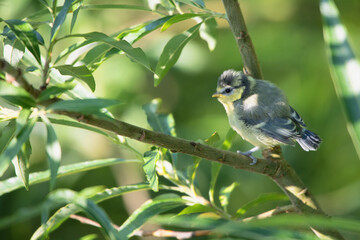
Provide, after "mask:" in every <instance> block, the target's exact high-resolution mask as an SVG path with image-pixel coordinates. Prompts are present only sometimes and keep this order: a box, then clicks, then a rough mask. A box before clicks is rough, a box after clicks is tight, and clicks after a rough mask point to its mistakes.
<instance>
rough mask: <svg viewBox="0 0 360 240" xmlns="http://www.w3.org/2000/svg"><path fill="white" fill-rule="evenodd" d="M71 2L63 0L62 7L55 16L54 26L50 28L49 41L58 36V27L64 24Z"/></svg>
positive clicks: (71, 0)
mask: <svg viewBox="0 0 360 240" xmlns="http://www.w3.org/2000/svg"><path fill="white" fill-rule="evenodd" d="M73 1H75V0H65V2H64V5H63V6H62V8H61V11H60V12H59V14H58V15H57V16H56V18H55V21H54V24H53V26H52V28H51V36H50V39H51V41H54V39H55V37H56V35H57V34H58V32H59V30H60V27H61V25H62V24H63V23H64V21H65V19H66V15H67V13H68V11H69V10H70V8H71V5H72V3H73Z"/></svg>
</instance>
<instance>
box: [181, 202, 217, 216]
mask: <svg viewBox="0 0 360 240" xmlns="http://www.w3.org/2000/svg"><path fill="white" fill-rule="evenodd" d="M203 212H216V210H215V209H214V208H212V207H210V206H207V205H202V204H199V203H197V204H194V205H191V206H188V207H186V208H184V209H183V210H182V211H181V212H180V213H178V215H185V214H192V213H203Z"/></svg>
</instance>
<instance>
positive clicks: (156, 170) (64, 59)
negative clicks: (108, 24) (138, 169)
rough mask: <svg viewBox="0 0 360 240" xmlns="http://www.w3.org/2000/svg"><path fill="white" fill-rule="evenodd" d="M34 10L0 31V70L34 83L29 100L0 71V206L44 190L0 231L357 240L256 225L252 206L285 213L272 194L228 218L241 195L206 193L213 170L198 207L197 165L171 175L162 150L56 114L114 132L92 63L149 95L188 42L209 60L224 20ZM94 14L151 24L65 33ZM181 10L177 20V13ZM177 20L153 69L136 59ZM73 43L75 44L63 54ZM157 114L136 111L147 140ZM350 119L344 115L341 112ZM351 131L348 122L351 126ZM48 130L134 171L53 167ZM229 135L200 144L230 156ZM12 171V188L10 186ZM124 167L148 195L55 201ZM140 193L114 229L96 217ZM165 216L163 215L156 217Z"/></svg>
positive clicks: (347, 224)
mask: <svg viewBox="0 0 360 240" xmlns="http://www.w3.org/2000/svg"><path fill="white" fill-rule="evenodd" d="M39 2H40V3H41V4H42V9H41V10H39V11H38V12H36V13H34V14H32V15H30V16H28V17H26V18H24V19H0V21H1V22H2V24H3V26H4V28H3V32H2V33H1V36H2V44H3V46H4V47H3V58H4V59H5V60H6V62H7V63H9V64H10V66H11V67H12V69H16V70H18V72H19V73H20V74H23V73H26V75H25V76H26V77H27V78H29V79H30V78H35V79H37V80H36V81H35V83H36V84H37V86H38V87H36V88H33V89H32V91H29V88H26V87H24V85H22V83H19V82H18V83H17V77H18V76H15V77H14V76H13V79H11V77H10V78H9V76H6V74H5V72H7V70H6V69H2V71H3V72H0V79H1V81H0V97H1V101H2V102H1V103H4V104H3V105H4V106H1V108H0V111H1V114H0V117H1V118H0V121H1V122H3V124H4V125H3V127H2V129H1V132H0V133H1V134H0V153H1V155H0V176H5V179H3V180H2V181H0V196H3V195H5V194H9V193H11V192H14V191H15V190H17V189H19V188H22V187H24V188H26V190H28V191H32V187H33V185H35V184H37V183H41V182H47V181H48V182H49V193H48V195H47V197H46V198H45V199H42V202H41V203H39V204H38V205H36V206H31V207H26V208H25V207H24V209H19V210H18V211H16V212H14V213H11V214H10V215H9V216H7V217H5V218H3V219H1V220H0V228H1V229H4V228H8V227H9V226H11V225H12V224H14V223H18V222H22V221H25V220H28V219H30V218H33V217H35V216H42V220H41V221H42V222H41V223H40V222H38V225H39V228H38V229H37V230H36V231H35V232H33V233H32V234H33V235H32V238H31V239H43V238H46V237H48V236H49V235H50V236H51V234H52V232H53V231H54V230H56V229H57V228H61V227H62V226H61V225H62V224H63V223H64V222H65V221H67V220H68V219H69V218H70V217H71V216H72V215H73V214H78V213H84V214H85V215H86V217H87V218H89V219H91V220H94V221H96V222H97V223H98V224H100V228H101V229H102V233H103V235H104V236H105V237H106V238H109V239H125V238H130V237H133V236H136V235H139V234H140V233H141V232H140V231H139V229H141V228H142V227H143V225H144V224H145V223H146V222H148V221H149V220H153V221H154V222H157V223H160V224H163V225H164V226H166V227H168V228H169V229H174V228H180V229H182V230H184V231H189V230H191V231H194V232H195V231H197V230H199V229H200V230H209V232H208V235H210V236H212V237H218V238H222V239H244V238H246V239H262V238H267V239H280V238H281V239H314V238H315V237H314V235H313V234H312V233H311V232H310V230H309V229H308V228H307V227H308V225H309V223H310V224H312V226H319V227H322V228H327V229H331V230H334V229H342V230H346V231H351V232H354V233H355V234H358V235H359V234H360V232H359V229H360V228H359V222H358V221H350V220H343V219H340V218H339V219H337V218H334V219H333V220H329V219H327V218H322V217H316V216H299V215H296V214H293V215H284V216H271V214H270V216H268V217H269V219H263V220H262V219H261V217H259V219H258V218H257V217H258V216H262V215H261V212H260V213H259V210H258V209H257V208H256V207H257V206H259V205H261V206H264V208H266V204H269V203H274V204H277V205H279V206H280V208H281V207H283V205H285V204H286V203H288V202H289V199H288V197H287V196H285V195H284V194H279V193H268V194H262V195H260V196H259V197H257V198H255V199H253V200H251V201H249V202H247V203H244V204H242V205H241V204H239V205H238V206H237V208H238V210H237V211H236V209H235V211H234V210H233V209H230V208H229V203H230V201H231V200H232V198H231V196H232V194H233V193H234V192H235V191H236V189H237V187H238V186H239V185H240V184H239V183H237V182H233V183H232V184H229V185H228V186H222V187H221V188H220V189H218V188H217V183H218V182H219V175H220V174H221V170H222V164H220V163H212V165H211V169H210V170H209V173H208V174H209V175H210V176H211V177H210V181H209V188H208V191H207V192H208V196H206V194H204V193H203V192H202V191H201V190H200V186H199V184H198V180H199V178H200V177H201V176H199V174H198V171H199V168H200V165H201V164H202V159H200V158H196V157H194V159H193V160H194V161H193V163H192V164H191V165H190V166H188V167H187V169H182V168H181V167H179V166H178V164H177V163H178V158H179V157H181V153H176V152H173V151H171V149H165V148H163V147H152V148H151V149H150V150H148V151H146V152H144V153H142V152H141V151H140V150H138V149H137V148H136V147H133V146H132V144H131V143H130V142H129V141H128V140H127V139H125V138H123V137H121V136H117V135H116V134H114V133H113V132H111V131H109V130H108V129H102V128H101V127H98V128H97V127H93V126H90V125H87V124H86V122H85V123H82V122H80V121H76V120H74V119H71V118H69V117H67V116H66V114H64V113H67V114H68V113H69V114H68V115H70V116H75V118H78V119H81V118H84V117H86V116H92V117H94V118H96V119H100V120H101V119H106V120H110V121H111V120H114V119H115V118H116V117H115V114H113V113H111V111H110V110H111V109H112V108H111V107H112V106H114V105H116V106H119V103H123V101H119V100H117V99H116V98H117V97H116V96H111V97H109V98H102V97H96V96H95V95H96V94H94V92H95V91H96V90H97V88H98V86H99V85H100V86H101V84H102V81H101V79H96V74H95V71H96V70H97V69H98V68H99V67H100V66H101V65H102V64H103V63H105V62H106V61H107V60H108V59H110V58H111V57H115V56H118V55H125V56H126V57H127V58H128V59H129V60H130V61H132V62H134V63H136V64H138V65H140V66H141V67H143V68H144V69H146V71H148V73H149V74H151V75H153V85H154V86H158V85H159V84H160V83H162V81H163V80H164V78H165V77H166V74H167V73H168V72H169V71H170V70H171V69H172V67H173V66H174V65H175V64H176V63H177V61H178V60H179V57H180V56H181V54H182V52H183V50H184V47H185V46H186V45H187V44H188V43H189V42H190V41H192V40H193V39H195V38H197V37H198V35H199V36H200V38H201V39H203V40H205V41H206V43H207V45H208V48H209V50H210V51H212V50H214V49H215V46H216V36H217V34H216V29H217V22H216V21H217V20H219V19H226V16H225V15H224V14H221V13H217V12H215V11H212V10H210V9H207V8H206V5H205V3H204V1H202V0H186V1H185V0H169V1H157V0H148V4H147V5H124V4H88V3H86V1H82V0H65V1H64V2H63V5H59V4H58V1H45V0H39ZM50 2H51V3H50ZM325 2H327V1H325V0H323V1H322V4H325ZM333 7H334V6H333ZM99 9H126V10H129V11H130V10H131V11H142V12H144V13H148V12H149V13H153V15H152V17H153V19H152V20H149V21H146V22H143V23H139V24H138V25H136V26H132V27H128V28H126V29H123V30H121V31H120V32H116V33H113V34H110V35H107V34H105V33H102V32H88V33H74V29H76V23H77V21H79V19H81V15H79V13H81V12H82V11H89V10H92V11H97V10H99ZM184 9H186V10H188V12H184ZM137 14H139V13H137ZM154 15H155V17H154ZM332 17H334V16H332ZM335 17H336V18H337V17H338V16H335ZM70 18H71V23H70V29H67V30H65V27H66V21H69V20H70ZM44 19H45V20H44ZM187 20H192V22H191V23H192V25H191V26H190V27H188V29H187V30H185V31H183V32H181V33H176V34H175V35H174V36H171V38H170V39H169V40H168V41H167V43H166V44H165V46H164V47H163V49H162V51H161V54H160V55H159V58H158V59H156V60H157V62H156V63H155V62H154V60H153V59H152V58H150V57H149V56H148V55H147V53H146V52H145V51H144V50H143V49H142V48H140V47H135V46H134V44H135V43H136V42H137V41H140V40H143V39H145V40H146V38H147V37H148V35H149V34H150V33H151V32H153V31H155V30H157V29H160V31H161V32H168V31H169V30H170V29H171V27H172V26H173V25H174V24H176V23H182V24H184V26H187V25H186V24H185V23H184V22H185V21H187ZM188 22H189V21H187V23H188ZM325 24H327V25H326V26H325V32H326V33H327V34H328V35H327V36H328V37H327V38H326V39H325V40H326V42H327V43H328V44H329V45H330V44H331V41H332V38H333V37H334V36H332V35H331V31H329V30H328V29H327V28H328V27H330V26H329V22H328V21H327V20H326V19H325ZM337 24H340V23H337ZM49 26H50V28H46V29H47V30H46V31H47V32H45V33H43V32H42V31H43V27H49ZM40 30H41V31H40ZM171 34H172V35H173V33H171ZM73 39H77V41H78V42H76V43H73V42H72V41H73ZM79 39H80V40H79ZM64 42H65V43H64ZM59 44H67V47H65V48H64V49H63V50H62V51H60V52H56V51H54V49H55V48H56V47H57V46H59ZM61 46H62V45H61ZM140 46H141V45H140ZM345 47H346V50H347V51H348V52H350V53H351V48H350V47H349V45H348V44H346V46H345ZM332 54H336V53H334V52H332ZM351 56H353V55H352V54H351ZM334 58H336V56H335V55H334V56H333V59H334ZM332 64H333V65H332V67H334V68H335V71H336V72H337V73H339V72H340V73H343V74H342V75H341V76H339V84H338V85H340V86H342V87H340V88H341V89H344V88H351V86H350V87H349V86H345V83H347V82H348V81H347V78H348V76H347V74H346V71H344V70H343V69H342V68H344V65H345V64H346V63H344V62H343V64H342V65H340V66H339V65H338V63H337V62H333V63H332ZM340 68H341V69H340ZM9 79H10V80H9ZM4 80H6V81H4ZM36 84H34V85H36ZM30 86H31V85H30ZM200 87H201V86H200ZM31 88H32V87H31ZM34 89H35V90H34ZM339 91H340V90H339ZM355 98H357V96H355ZM354 102H356V99H355V100H354ZM123 104H127V103H123ZM346 104H347V103H346ZM120 106H121V105H120ZM346 106H347V107H346V108H347V109H348V110H349V109H350V110H351V109H352V107H351V106H349V105H346ZM159 109H161V100H160V99H155V100H153V101H152V102H150V103H148V104H144V107H143V110H144V112H145V114H146V116H147V120H148V124H149V126H150V127H151V128H152V129H153V130H154V131H155V132H161V133H164V134H167V135H170V136H176V131H175V120H174V116H173V115H172V114H166V113H160V112H159ZM350 110H349V112H352V111H350ZM357 110H358V109H357ZM72 114H75V115H72ZM350 120H351V121H353V122H355V120H356V119H355V120H354V119H352V118H350ZM357 123H358V121H357V122H356V124H357ZM37 125H44V126H45V128H46V133H47V134H46V143H45V152H46V157H47V160H48V170H46V171H31V170H32V169H31V164H30V161H29V159H30V156H31V155H32V154H33V152H34V150H36V151H38V150H41V146H38V145H36V146H31V144H30V136H31V135H32V134H34V132H35V130H34V129H35V126H37ZM55 125H63V126H66V127H74V128H78V129H85V130H88V131H91V132H94V133H97V134H100V135H102V136H105V137H107V138H108V139H109V140H111V143H114V144H117V145H118V146H119V147H122V148H125V149H127V150H128V151H129V152H130V153H131V154H132V155H133V156H134V158H136V160H133V159H121V158H116V159H114V158H109V159H100V160H92V161H84V162H79V163H72V164H66V165H63V164H62V163H61V161H62V158H63V157H62V156H63V155H64V152H65V151H63V150H62V149H61V142H60V141H59V138H58V136H57V133H56V131H55V129H56V126H55ZM356 126H357V125H355V127H354V128H355V129H357V127H356ZM356 131H357V130H356ZM235 135H236V134H235V132H234V131H232V130H229V131H228V133H227V135H226V137H225V138H224V139H221V137H220V136H219V134H217V133H214V134H212V135H211V136H210V137H208V138H207V139H204V140H200V141H201V142H202V143H204V144H207V145H210V146H218V147H220V148H222V149H225V150H229V149H230V148H231V146H232V143H233V141H234V138H235ZM142 137H145V136H140V138H139V141H141V138H142ZM89 151H91V149H90V150H89ZM11 163H12V164H13V166H14V169H15V174H16V176H11V177H9V172H10V170H11V168H10V166H11ZM130 163H143V170H144V172H145V176H146V179H147V183H142V182H139V183H136V184H130V185H125V186H118V187H114V188H104V187H94V186H86V188H84V189H83V190H82V191H79V192H76V191H74V190H70V189H68V188H69V187H66V188H65V189H64V188H58V186H57V185H58V178H60V177H62V178H65V177H67V176H70V175H73V174H76V173H80V172H88V171H90V170H94V169H95V170H99V169H100V168H102V167H106V166H114V165H119V164H121V165H122V167H124V166H125V167H126V164H130ZM125 167H124V168H125ZM145 190H146V191H148V190H152V191H154V192H157V195H156V197H153V198H152V199H149V200H148V201H146V202H145V203H143V204H142V205H141V206H140V207H138V208H137V209H136V210H135V211H134V212H133V213H132V214H131V215H130V216H129V217H128V218H127V220H125V221H124V222H123V223H122V224H121V225H120V226H119V227H117V226H116V225H115V221H113V220H112V219H111V213H113V211H114V210H113V211H106V210H104V209H103V208H101V207H100V205H99V203H100V202H102V201H105V200H108V199H111V198H118V197H121V196H123V195H125V194H128V193H131V192H137V191H145ZM208 199H209V200H208ZM51 210H56V211H55V212H51ZM267 210H269V209H267ZM169 212H171V213H172V214H170V215H164V214H163V213H169ZM49 214H50V215H51V216H49ZM159 215H161V216H159ZM156 216H157V217H156ZM86 237H89V238H91V236H90V235H87V236H86ZM84 239H85V237H84Z"/></svg>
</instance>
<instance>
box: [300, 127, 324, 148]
mask: <svg viewBox="0 0 360 240" xmlns="http://www.w3.org/2000/svg"><path fill="white" fill-rule="evenodd" d="M296 141H297V142H298V143H299V145H300V146H301V147H302V149H304V150H305V151H316V150H317V149H318V148H319V146H320V143H321V138H320V137H319V136H318V135H316V134H315V133H313V132H311V131H309V130H307V129H305V128H303V129H302V134H301V137H300V138H298V139H296Z"/></svg>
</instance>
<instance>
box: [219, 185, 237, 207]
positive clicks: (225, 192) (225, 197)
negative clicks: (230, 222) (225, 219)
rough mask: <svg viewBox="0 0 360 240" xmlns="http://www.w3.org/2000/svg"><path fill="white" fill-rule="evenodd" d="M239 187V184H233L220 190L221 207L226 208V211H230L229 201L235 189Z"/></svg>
mask: <svg viewBox="0 0 360 240" xmlns="http://www.w3.org/2000/svg"><path fill="white" fill-rule="evenodd" d="M237 186H239V183H237V182H233V183H232V184H231V185H230V186H227V187H222V188H221V189H220V195H219V200H220V204H221V206H222V207H223V208H224V210H225V211H228V209H227V207H228V205H229V199H230V196H231V193H232V192H233V191H234V189H235V188H236V187H237Z"/></svg>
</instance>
